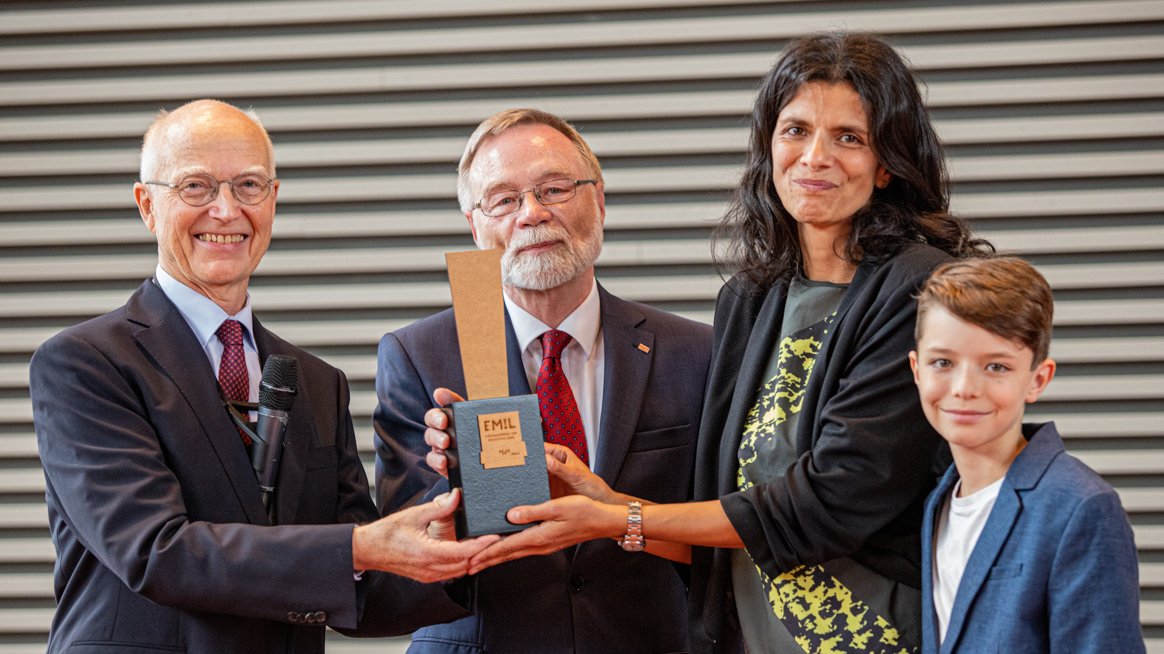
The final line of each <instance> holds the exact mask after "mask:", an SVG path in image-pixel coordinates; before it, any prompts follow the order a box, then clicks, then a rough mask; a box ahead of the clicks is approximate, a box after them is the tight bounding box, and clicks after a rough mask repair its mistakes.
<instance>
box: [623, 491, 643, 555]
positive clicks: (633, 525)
mask: <svg viewBox="0 0 1164 654" xmlns="http://www.w3.org/2000/svg"><path fill="white" fill-rule="evenodd" d="M618 545H619V547H621V548H622V549H624V550H626V551H627V552H641V551H643V548H644V547H646V545H647V539H646V538H643V503H642V502H627V503H626V535H625V536H623V537H622V540H620V541H618Z"/></svg>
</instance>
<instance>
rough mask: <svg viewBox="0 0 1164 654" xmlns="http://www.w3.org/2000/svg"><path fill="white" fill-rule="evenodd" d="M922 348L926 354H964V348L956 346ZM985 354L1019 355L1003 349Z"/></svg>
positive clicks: (999, 355) (1004, 356)
mask: <svg viewBox="0 0 1164 654" xmlns="http://www.w3.org/2000/svg"><path fill="white" fill-rule="evenodd" d="M922 350H923V351H924V352H925V353H926V354H942V355H945V354H962V350H958V349H955V348H948V347H926V348H922ZM985 356H986V357H987V358H989V359H1013V358H1015V357H1017V356H1018V355H1017V354H1016V353H1014V352H1005V351H1002V350H996V351H993V352H987V353H986V354H985Z"/></svg>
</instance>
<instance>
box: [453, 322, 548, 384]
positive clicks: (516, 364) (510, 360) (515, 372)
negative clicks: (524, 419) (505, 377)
mask: <svg viewBox="0 0 1164 654" xmlns="http://www.w3.org/2000/svg"><path fill="white" fill-rule="evenodd" d="M457 353H458V357H459V356H460V350H459V349H458V350H457ZM505 359H506V366H505V367H506V369H507V371H508V372H509V394H510V395H511V396H512V395H529V394H530V393H532V392H533V391H531V390H530V387H529V378H528V377H526V376H525V363H524V362H523V361H522V360H521V346H520V345H518V343H517V334H515V333H514V332H513V321H511V320H510V319H509V311H508V310H506V312H505ZM457 373H458V374H459V375H462V380H461V385H462V387H463V386H464V383H465V382H464V377H463V373H462V371H460V370H458V371H457Z"/></svg>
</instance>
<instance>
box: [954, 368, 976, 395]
mask: <svg viewBox="0 0 1164 654" xmlns="http://www.w3.org/2000/svg"><path fill="white" fill-rule="evenodd" d="M952 381H953V383H952V387H951V390H952V392H953V394H954V397H958V398H963V399H969V398H974V397H978V389H979V385H980V384H981V381H980V379H979V375H978V371H976V370H974V369H973V367H972V366H961V367H959V369H958V370H957V371H956V372H955V373H954V378H953V380H952Z"/></svg>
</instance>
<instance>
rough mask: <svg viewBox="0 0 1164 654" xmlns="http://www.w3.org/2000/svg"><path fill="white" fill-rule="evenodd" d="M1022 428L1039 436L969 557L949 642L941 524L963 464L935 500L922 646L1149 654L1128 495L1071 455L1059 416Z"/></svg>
mask: <svg viewBox="0 0 1164 654" xmlns="http://www.w3.org/2000/svg"><path fill="white" fill-rule="evenodd" d="M1023 435H1024V436H1026V437H1027V439H1028V440H1029V441H1030V442H1029V444H1028V445H1027V447H1026V449H1024V450H1023V451H1022V453H1021V454H1019V456H1018V458H1016V459H1015V460H1014V463H1012V464H1011V466H1010V470H1009V471H1007V473H1006V479H1005V480H1003V482H1002V488H1001V490H999V492H998V499H997V501H996V502H995V504H994V509H993V510H992V511H991V512H990V517H989V518H987V521H986V526H985V527H984V528H983V530H982V535H981V536H980V537H979V539H978V543H977V544H976V545H975V546H974V550H973V552H971V554H970V560H969V561H967V563H966V571H965V573H964V574H963V576H962V582H961V584H959V586H958V592H957V595H956V596H955V599H954V606H953V609H952V611H951V613H950V623H949V628H948V629H947V631H946V639H945V640H944V641H943V642H942V645H941V647H940V648H939V647H938V621H937V615H936V614H935V612H934V603H933V599H932V598H933V542H934V526H935V524H936V522H937V518H938V512H939V511H940V510H941V507H942V502H943V501H944V499H945V497H946V495H948V494H949V492H950V490H951V489H952V488H953V487H954V484H955V483H956V482H957V481H958V471H957V469H956V468H954V467H953V466H951V467H950V469H949V470H948V471H947V472H946V475H945V476H944V477H943V478H942V481H941V483H940V484H938V487H937V488H936V489H934V491H933V492H932V493H931V494H930V496H929V498H928V499H927V500H926V508H925V520H924V522H923V523H922V566H923V568H922V597H923V603H922V606H923V607H924V610H923V615H922V636H923V642H924V645H923V652H927V653H936V652H967V653H970V652H1023V653H1024V654H1026V653H1036V652H1071V653H1073V654H1074V653H1086V652H1096V653H1098V652H1120V653H1121V654H1128V653H1134V652H1143V651H1144V639H1143V636H1142V634H1141V631H1140V612H1139V608H1140V588H1139V581H1138V568H1137V563H1136V545H1135V542H1134V541H1133V538H1132V529H1131V526H1130V525H1129V524H1128V518H1127V515H1126V514H1125V513H1124V510H1123V507H1122V506H1121V505H1120V500H1119V496H1118V495H1116V492H1115V491H1114V490H1112V488H1111V486H1109V485H1108V484H1107V482H1105V481H1104V480H1103V479H1102V478H1101V477H1100V476H1099V475H1098V474H1096V473H1095V471H1093V470H1091V469H1090V468H1088V467H1087V466H1086V465H1084V464H1083V463H1082V462H1080V461H1079V460H1078V459H1076V458H1075V457H1073V456H1070V455H1069V454H1067V452H1066V451H1065V450H1064V448H1063V441H1062V439H1061V438H1060V437H1059V433H1058V431H1056V430H1055V424H1054V423H1050V422H1049V423H1045V424H1042V425H1031V424H1025V425H1023Z"/></svg>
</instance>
